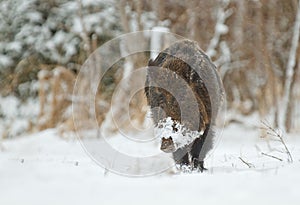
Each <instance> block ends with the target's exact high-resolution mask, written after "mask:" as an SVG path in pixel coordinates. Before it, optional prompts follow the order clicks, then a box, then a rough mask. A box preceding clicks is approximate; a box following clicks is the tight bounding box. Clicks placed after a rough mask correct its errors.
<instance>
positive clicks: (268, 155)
mask: <svg viewBox="0 0 300 205" xmlns="http://www.w3.org/2000/svg"><path fill="white" fill-rule="evenodd" d="M261 154H262V155H264V156H267V157H271V158H273V159H277V160H279V161H283V160H282V159H280V158H279V157H275V156H273V155H270V154H266V153H264V152H261Z"/></svg>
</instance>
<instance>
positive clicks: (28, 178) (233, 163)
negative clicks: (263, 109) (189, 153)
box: [0, 124, 300, 205]
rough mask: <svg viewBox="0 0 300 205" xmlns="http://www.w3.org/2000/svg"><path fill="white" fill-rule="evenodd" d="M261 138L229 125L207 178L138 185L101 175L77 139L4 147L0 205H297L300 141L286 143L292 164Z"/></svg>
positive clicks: (47, 134) (43, 136) (51, 133)
mask: <svg viewBox="0 0 300 205" xmlns="http://www.w3.org/2000/svg"><path fill="white" fill-rule="evenodd" d="M259 133H260V132H259V129H255V128H254V127H245V126H243V125H239V124H232V125H230V126H229V127H227V128H226V129H225V130H224V132H223V135H222V138H221V139H220V140H219V141H218V142H217V144H216V147H215V149H214V151H213V153H212V154H211V155H210V156H209V158H208V159H207V161H206V167H207V168H208V170H207V171H206V172H205V173H192V174H178V173H174V171H172V170H171V171H167V172H165V173H162V174H159V175H155V176H151V177H142V178H133V177H124V176H119V175H116V174H113V173H111V172H109V171H108V170H104V169H103V168H101V167H100V166H99V165H97V164H96V163H95V162H94V161H93V160H92V159H91V158H90V157H89V156H88V155H87V154H86V152H85V151H84V149H83V148H82V146H81V144H80V142H79V141H78V140H76V138H74V137H69V138H68V139H65V138H64V139H63V138H61V137H59V135H58V134H57V132H56V130H46V131H43V132H40V133H37V134H33V135H29V136H23V137H21V138H17V139H13V140H5V141H2V142H0V150H1V151H0V167H1V168H0V204H1V205H11V204H23V205H25V204H26V205H27V204H28V205H34V204H36V205H38V204H49V205H50V204H51V205H53V204H190V203H194V204H299V201H300V195H299V188H300V139H299V136H297V135H295V134H294V135H290V136H288V139H285V142H286V144H287V147H288V149H289V150H290V152H291V154H292V157H293V163H289V162H287V159H288V156H287V154H286V153H282V152H281V151H282V150H284V149H283V146H282V144H280V143H278V142H274V141H270V142H267V140H266V139H262V138H260V137H259ZM261 152H263V153H265V154H268V155H270V156H273V157H270V156H266V155H263V154H261ZM274 157H277V158H278V159H276V158H274ZM281 160H282V161H281Z"/></svg>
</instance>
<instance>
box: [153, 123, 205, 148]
mask: <svg viewBox="0 0 300 205" xmlns="http://www.w3.org/2000/svg"><path fill="white" fill-rule="evenodd" d="M174 125H175V128H176V129H177V130H176V131H174V129H173V126H174ZM154 134H155V136H157V137H158V138H160V139H162V138H168V137H172V140H173V143H174V145H175V149H176V150H177V149H178V148H182V147H185V146H187V145H189V144H190V143H192V142H193V141H194V140H195V139H196V138H198V137H199V136H201V135H202V134H203V132H198V131H190V130H188V129H187V128H185V127H184V126H183V125H181V124H180V123H177V122H174V121H173V120H172V119H171V118H170V117H167V118H165V119H164V120H162V121H160V122H159V123H158V125H157V126H156V127H155V128H154Z"/></svg>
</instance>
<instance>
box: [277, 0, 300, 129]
mask: <svg viewBox="0 0 300 205" xmlns="http://www.w3.org/2000/svg"><path fill="white" fill-rule="evenodd" d="M299 35H300V0H299V2H298V10H297V16H296V20H295V25H294V29H293V38H292V41H291V48H290V53H289V58H288V63H287V68H286V74H285V83H284V88H283V91H284V93H283V100H282V102H283V103H282V105H280V106H283V109H282V114H281V115H280V124H279V125H280V128H281V129H284V131H285V129H286V127H285V126H284V121H286V119H287V118H286V117H287V114H288V107H289V100H290V92H292V90H291V89H292V79H293V76H294V75H295V72H294V67H295V65H296V55H297V48H298V45H299Z"/></svg>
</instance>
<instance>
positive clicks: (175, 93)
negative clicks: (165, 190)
mask: <svg viewBox="0 0 300 205" xmlns="http://www.w3.org/2000/svg"><path fill="white" fill-rule="evenodd" d="M222 88H223V87H222V84H221V81H220V78H219V76H218V73H217V70H216V67H215V66H214V65H213V64H212V62H211V60H210V59H209V58H208V57H207V56H206V55H205V53H204V52H203V51H202V50H201V49H200V48H199V46H198V44H197V43H196V42H193V41H190V40H183V41H179V42H176V43H174V44H172V45H171V46H170V47H169V48H167V49H165V50H163V51H162V52H161V53H160V54H159V55H158V56H157V58H156V59H155V60H150V61H149V64H148V72H147V79H146V83H145V93H146V97H147V102H148V104H149V106H150V108H151V113H152V117H153V121H154V124H155V125H157V124H158V123H159V122H160V121H161V120H163V119H164V118H166V117H171V119H172V120H173V121H174V122H178V123H180V124H182V125H184V126H185V127H187V128H188V129H189V130H194V131H199V133H202V135H201V134H200V135H199V137H198V138H197V139H195V140H194V141H193V142H192V143H191V144H190V145H187V146H186V147H184V148H180V149H177V150H174V152H173V157H174V160H175V162H176V163H178V164H180V165H181V166H182V165H187V166H191V167H192V169H199V170H201V171H202V170H203V169H204V167H203V161H204V158H205V156H206V154H207V152H208V151H209V150H210V149H211V148H212V144H213V137H214V132H213V128H214V125H215V119H216V116H217V114H218V110H219V107H220V105H221V102H222V100H223V89H222ZM164 139H168V140H170V137H168V136H166V138H163V139H162V140H164ZM162 144H170V146H171V145H172V144H171V143H169V142H168V143H163V142H162ZM172 146H173V145H172ZM163 151H164V150H163Z"/></svg>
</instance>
